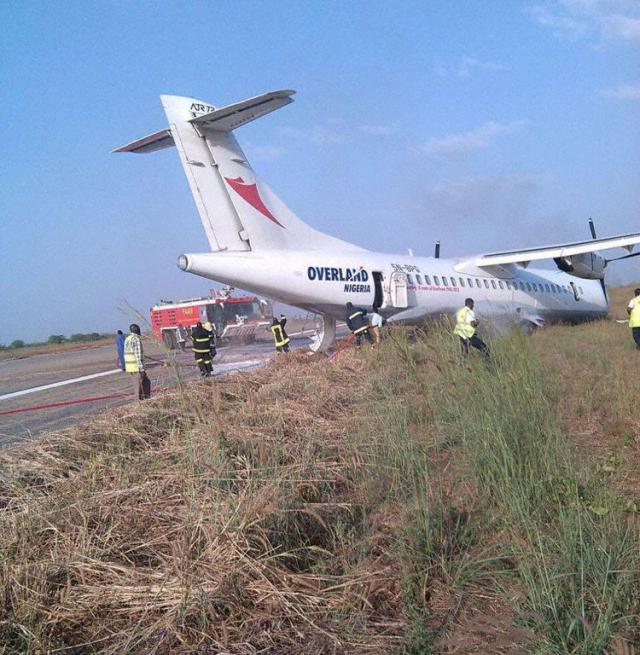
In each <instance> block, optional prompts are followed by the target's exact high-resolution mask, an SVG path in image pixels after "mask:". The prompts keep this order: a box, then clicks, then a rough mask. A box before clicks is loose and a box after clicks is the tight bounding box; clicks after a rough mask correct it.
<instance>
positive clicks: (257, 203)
mask: <svg viewBox="0 0 640 655" xmlns="http://www.w3.org/2000/svg"><path fill="white" fill-rule="evenodd" d="M293 94H294V91H291V90H282V91H272V92H270V93H264V94H262V95H260V96H256V97H254V98H249V99H247V100H242V101H241V102H237V103H234V104H232V105H227V106H225V107H220V108H217V109H216V108H215V107H214V106H212V105H210V104H209V103H206V102H203V101H202V100H196V99H195V98H188V97H183V96H171V95H163V96H161V99H162V106H163V107H164V110H165V113H166V115H167V118H168V120H169V130H160V131H159V132H154V133H153V134H150V135H148V136H146V137H143V138H142V139H139V140H138V141H134V142H132V143H129V144H127V145H126V146H122V147H121V148H118V149H117V150H116V151H115V152H153V151H155V150H159V149H161V148H166V147H169V146H172V145H175V147H176V149H177V150H178V154H179V156H180V161H181V162H182V166H183V168H184V171H185V174H186V176H187V180H188V182H189V187H190V188H191V193H192V194H193V198H194V200H195V203H196V207H197V208H198V213H199V214H200V220H201V221H202V225H203V227H204V230H205V233H206V235H207V239H208V240H209V243H210V245H211V249H212V250H213V251H214V252H219V251H231V252H241V251H267V250H279V251H284V250H303V249H304V250H327V249H329V250H350V251H353V250H362V248H359V247H358V246H355V245H353V244H351V243H347V242H346V241H341V240H340V239H336V238H334V237H331V236H329V235H327V234H324V233H323V232H319V231H318V230H314V229H313V228H312V227H310V226H309V225H307V224H306V223H304V222H303V221H301V220H300V219H299V218H298V217H297V216H296V215H295V214H294V213H293V212H292V211H291V210H290V209H289V208H288V207H287V206H286V205H285V204H284V203H283V202H282V201H281V200H280V199H279V198H278V197H277V196H276V195H275V194H274V193H273V191H271V189H269V187H268V186H267V185H266V184H264V183H262V182H261V181H260V180H259V179H258V177H257V176H256V174H255V172H254V171H253V169H252V168H251V166H250V164H249V162H248V161H247V158H246V156H245V154H244V152H243V151H242V148H241V147H240V146H239V144H238V142H237V141H236V138H235V136H234V135H233V130H234V129H236V128H238V127H240V126H241V125H245V124H246V123H248V122H250V121H253V120H255V119H257V118H260V117H261V116H264V115H265V114H268V113H270V112H272V111H274V110H276V109H279V108H280V107H284V106H285V105H287V104H289V103H290V102H292V97H291V96H292V95H293Z"/></svg>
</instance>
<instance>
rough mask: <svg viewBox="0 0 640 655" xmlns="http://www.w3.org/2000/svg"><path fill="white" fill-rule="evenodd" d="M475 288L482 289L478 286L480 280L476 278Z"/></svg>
mask: <svg viewBox="0 0 640 655" xmlns="http://www.w3.org/2000/svg"><path fill="white" fill-rule="evenodd" d="M476 286H477V287H478V289H481V288H482V285H481V284H480V280H478V278H476Z"/></svg>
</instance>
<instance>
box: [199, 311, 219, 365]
mask: <svg viewBox="0 0 640 655" xmlns="http://www.w3.org/2000/svg"><path fill="white" fill-rule="evenodd" d="M202 327H204V329H205V330H208V331H209V332H211V347H210V348H209V352H210V354H211V361H212V362H213V358H214V357H215V356H216V355H217V354H218V351H217V350H216V326H215V325H214V324H213V323H212V322H211V321H207V322H206V323H203V324H202Z"/></svg>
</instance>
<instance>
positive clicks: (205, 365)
mask: <svg viewBox="0 0 640 655" xmlns="http://www.w3.org/2000/svg"><path fill="white" fill-rule="evenodd" d="M191 339H192V340H193V354H194V355H195V358H196V362H197V363H198V367H199V368H200V375H202V377H203V378H208V377H210V376H211V371H213V367H212V366H211V341H212V339H213V332H211V331H210V330H207V329H206V328H205V327H204V326H203V325H202V323H200V321H198V322H197V323H196V326H195V327H194V328H193V330H191Z"/></svg>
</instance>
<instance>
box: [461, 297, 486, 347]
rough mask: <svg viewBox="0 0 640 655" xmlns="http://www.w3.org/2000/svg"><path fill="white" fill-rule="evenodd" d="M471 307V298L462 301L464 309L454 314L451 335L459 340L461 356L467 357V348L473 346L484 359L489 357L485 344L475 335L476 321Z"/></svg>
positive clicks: (472, 304) (472, 305) (472, 303)
mask: <svg viewBox="0 0 640 655" xmlns="http://www.w3.org/2000/svg"><path fill="white" fill-rule="evenodd" d="M473 307H474V302H473V298H467V299H466V300H465V301H464V307H463V308H462V309H459V310H458V311H457V312H456V326H455V328H453V333H454V334H456V335H457V336H458V337H459V338H460V348H461V349H462V354H463V355H465V356H466V355H468V354H469V346H473V347H474V348H477V349H478V350H479V351H480V352H481V353H482V354H483V355H484V356H485V357H489V348H487V344H486V343H485V342H484V341H482V339H480V337H478V335H477V334H476V329H477V328H478V319H477V318H476V314H475V312H474V311H473Z"/></svg>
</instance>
